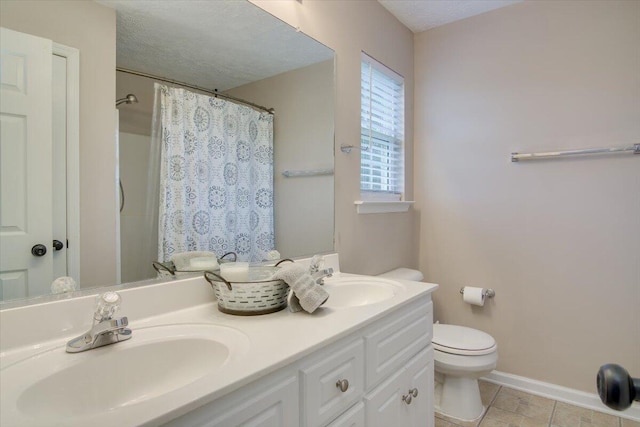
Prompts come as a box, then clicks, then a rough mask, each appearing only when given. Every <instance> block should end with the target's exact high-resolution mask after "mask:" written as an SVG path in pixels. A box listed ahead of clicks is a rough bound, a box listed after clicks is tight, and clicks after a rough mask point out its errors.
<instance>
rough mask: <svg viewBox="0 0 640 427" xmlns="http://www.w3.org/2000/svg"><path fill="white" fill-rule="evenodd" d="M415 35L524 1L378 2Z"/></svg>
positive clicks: (400, 0)
mask: <svg viewBox="0 0 640 427" xmlns="http://www.w3.org/2000/svg"><path fill="white" fill-rule="evenodd" d="M378 1H379V2H380V3H381V4H382V5H383V6H384V7H385V8H386V9H387V10H388V11H389V12H391V13H392V14H393V15H394V16H395V17H396V18H398V20H399V21H400V22H402V23H403V24H404V25H406V26H407V27H409V29H410V30H411V31H413V32H414V33H419V32H421V31H425V30H428V29H430V28H434V27H438V26H440V25H444V24H448V23H449V22H453V21H458V20H460V19H464V18H468V17H470V16H474V15H479V14H481V13H484V12H488V11H490V10H494V9H498V8H501V7H504V6H509V5H512V4H514V3H519V2H521V1H523V0H378Z"/></svg>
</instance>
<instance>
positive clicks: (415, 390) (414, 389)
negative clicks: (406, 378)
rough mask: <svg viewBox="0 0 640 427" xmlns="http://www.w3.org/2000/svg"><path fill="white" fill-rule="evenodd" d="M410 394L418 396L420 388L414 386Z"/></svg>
mask: <svg viewBox="0 0 640 427" xmlns="http://www.w3.org/2000/svg"><path fill="white" fill-rule="evenodd" d="M409 394H410V395H411V396H413V397H418V389H417V388H412V389H411V390H409Z"/></svg>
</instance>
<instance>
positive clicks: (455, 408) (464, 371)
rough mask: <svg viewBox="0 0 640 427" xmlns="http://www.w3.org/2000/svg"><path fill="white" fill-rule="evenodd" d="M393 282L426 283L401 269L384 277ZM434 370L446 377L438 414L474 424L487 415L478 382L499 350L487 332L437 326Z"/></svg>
mask: <svg viewBox="0 0 640 427" xmlns="http://www.w3.org/2000/svg"><path fill="white" fill-rule="evenodd" d="M380 276H382V277H387V278H390V279H402V280H413V281H417V282H420V281H422V280H423V279H424V276H423V275H422V273H421V272H419V271H417V270H412V269H408V268H398V269H396V270H392V271H389V272H387V273H384V274H381V275H380ZM432 344H433V349H434V370H435V372H436V373H438V374H440V375H439V376H440V377H442V394H441V397H440V401H439V404H436V408H435V409H436V411H437V412H440V413H441V414H444V415H447V416H449V417H452V418H457V419H460V420H464V421H472V420H475V419H477V418H479V417H480V416H482V414H483V412H484V407H483V405H482V400H481V399H480V389H479V387H478V378H480V377H483V376H485V375H487V374H488V373H489V372H491V371H492V370H494V369H495V368H496V364H497V363H498V346H497V344H496V341H495V340H494V339H493V337H492V336H491V335H489V334H487V333H485V332H482V331H479V330H477V329H473V328H468V327H465V326H457V325H445V324H441V323H436V324H434V325H433V339H432Z"/></svg>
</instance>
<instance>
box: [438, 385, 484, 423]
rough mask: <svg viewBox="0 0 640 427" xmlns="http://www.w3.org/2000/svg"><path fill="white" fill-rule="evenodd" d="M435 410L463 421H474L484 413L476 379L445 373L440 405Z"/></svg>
mask: <svg viewBox="0 0 640 427" xmlns="http://www.w3.org/2000/svg"><path fill="white" fill-rule="evenodd" d="M436 410H437V411H438V412H440V413H442V414H443V415H446V416H448V417H451V418H456V419H459V420H463V421H474V420H477V419H478V418H480V417H481V416H482V414H483V413H484V410H485V408H484V406H483V405H482V400H481V399H480V388H479V386H478V380H477V379H474V378H468V377H454V376H449V375H445V376H444V381H443V384H442V395H441V397H440V405H439V406H438V407H437V408H436Z"/></svg>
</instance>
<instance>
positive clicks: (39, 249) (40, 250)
mask: <svg viewBox="0 0 640 427" xmlns="http://www.w3.org/2000/svg"><path fill="white" fill-rule="evenodd" d="M46 253H47V247H46V246H45V245H43V244H42V243H38V244H37V245H33V247H32V248H31V254H32V255H33V256H44V254H46Z"/></svg>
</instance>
